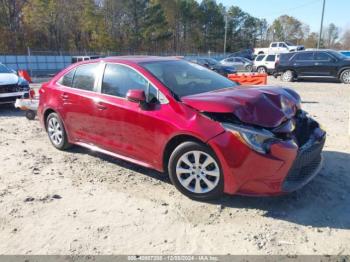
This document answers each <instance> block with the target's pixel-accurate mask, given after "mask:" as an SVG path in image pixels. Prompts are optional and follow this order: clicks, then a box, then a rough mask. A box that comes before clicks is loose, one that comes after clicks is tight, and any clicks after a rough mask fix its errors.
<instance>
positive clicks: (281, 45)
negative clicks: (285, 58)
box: [279, 43, 287, 48]
mask: <svg viewBox="0 0 350 262" xmlns="http://www.w3.org/2000/svg"><path fill="white" fill-rule="evenodd" d="M279 47H283V48H287V46H286V45H285V44H284V43H280V44H279Z"/></svg>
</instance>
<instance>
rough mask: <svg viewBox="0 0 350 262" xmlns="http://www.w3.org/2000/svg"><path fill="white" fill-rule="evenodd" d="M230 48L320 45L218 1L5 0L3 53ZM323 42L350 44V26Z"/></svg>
mask: <svg viewBox="0 0 350 262" xmlns="http://www.w3.org/2000/svg"><path fill="white" fill-rule="evenodd" d="M225 28H226V29H227V45H226V48H227V49H226V51H227V52H234V51H238V50H240V49H244V48H253V47H256V46H266V45H268V44H269V42H271V41H285V40H288V41H291V42H295V43H297V44H304V45H305V46H306V47H310V48H313V47H316V44H317V39H318V34H317V33H316V32H311V31H310V28H309V26H308V25H306V24H304V23H302V22H301V21H299V20H298V19H296V18H294V17H292V16H288V15H283V16H280V17H278V18H277V19H276V20H275V21H274V22H273V23H272V24H271V25H269V24H268V23H267V21H266V20H265V19H259V18H256V17H253V16H252V15H250V14H249V13H247V12H245V11H243V10H242V9H240V8H239V7H238V6H231V7H224V6H223V5H222V4H219V3H217V2H216V1H215V0H202V1H196V0H128V1H124V0H0V53H26V52H27V48H30V49H32V50H40V51H45V50H47V51H54V52H64V51H69V52H77V51H79V52H84V51H85V52H97V53H100V52H107V51H113V52H117V53H130V54H134V53H154V54H157V53H158V54H161V53H168V54H183V53H203V52H208V51H211V52H223V51H224V50H223V48H224V44H223V42H224V35H225ZM323 36H324V37H323V38H322V43H321V44H322V46H323V47H326V48H345V49H350V31H348V32H345V34H344V37H343V38H340V35H339V28H338V27H337V26H336V25H334V24H330V25H328V26H326V28H325V30H324V33H323Z"/></svg>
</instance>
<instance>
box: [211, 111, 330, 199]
mask: <svg viewBox="0 0 350 262" xmlns="http://www.w3.org/2000/svg"><path fill="white" fill-rule="evenodd" d="M295 124H296V128H295V130H294V131H293V133H289V134H288V135H286V134H281V136H280V137H281V139H280V140H279V141H276V142H275V143H273V144H271V146H270V150H269V152H267V153H266V154H261V153H258V152H256V151H254V150H252V149H251V148H249V146H247V145H246V144H245V143H244V142H242V140H241V139H240V138H239V137H237V136H235V135H234V134H232V133H230V132H224V133H223V134H221V135H219V136H217V137H216V138H214V139H212V140H211V141H209V144H210V146H211V147H213V148H214V150H215V152H216V153H217V155H218V157H219V158H220V162H221V164H222V169H223V171H224V179H225V189H224V190H225V192H226V193H229V194H234V193H239V194H242V195H280V194H285V193H289V192H292V191H295V190H298V189H299V188H301V187H303V186H304V185H305V184H307V183H308V182H310V181H311V180H312V179H313V178H314V177H315V175H316V174H317V173H318V172H319V170H320V168H321V166H322V154H321V153H322V149H323V146H324V144H325V140H326V132H325V131H323V130H322V129H321V128H320V126H319V125H318V123H317V122H316V121H314V120H313V119H311V118H309V117H307V116H306V115H305V114H301V115H300V116H298V117H296V119H295Z"/></svg>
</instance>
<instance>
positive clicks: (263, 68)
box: [257, 66, 267, 74]
mask: <svg viewBox="0 0 350 262" xmlns="http://www.w3.org/2000/svg"><path fill="white" fill-rule="evenodd" d="M257 71H258V73H260V74H266V72H267V70H266V67H264V66H259V67H258V69H257Z"/></svg>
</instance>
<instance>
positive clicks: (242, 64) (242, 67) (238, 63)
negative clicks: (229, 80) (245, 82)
mask: <svg viewBox="0 0 350 262" xmlns="http://www.w3.org/2000/svg"><path fill="white" fill-rule="evenodd" d="M220 64H222V65H224V66H233V67H235V68H236V69H237V70H238V71H248V72H251V71H252V69H253V62H252V61H250V60H249V59H247V58H244V57H229V58H226V59H223V60H221V61H220Z"/></svg>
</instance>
